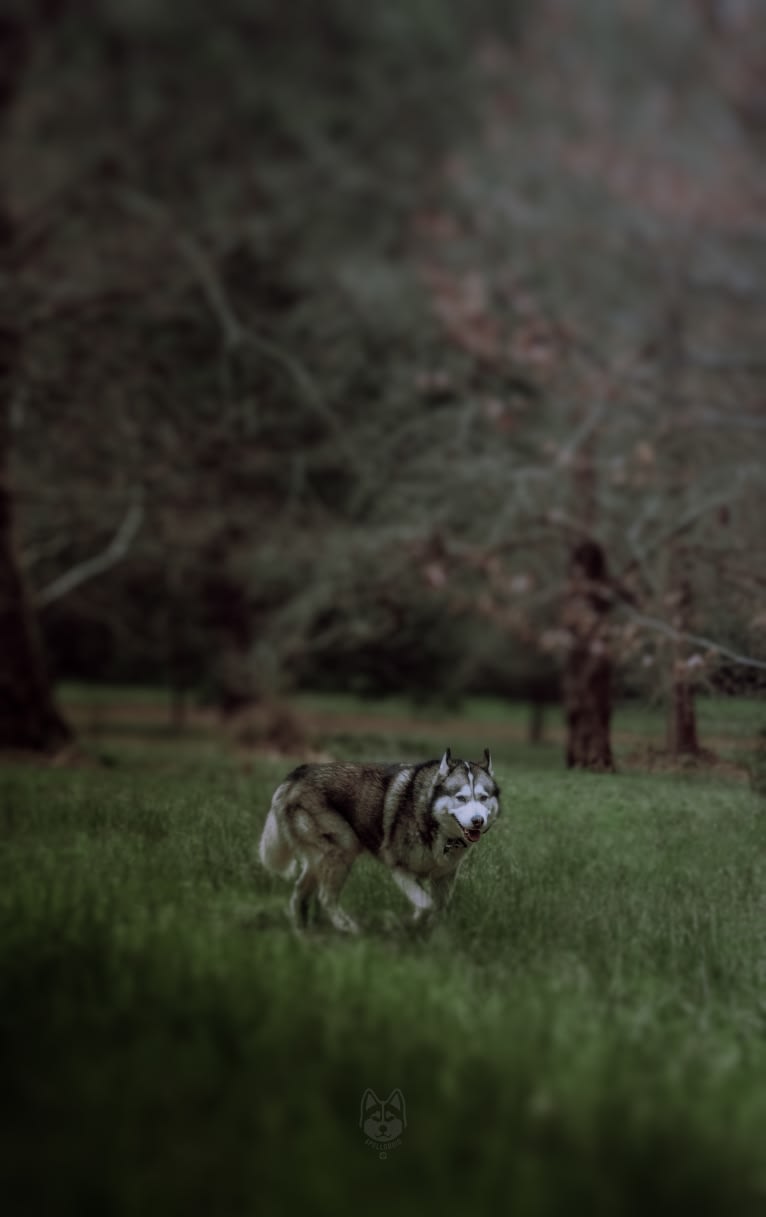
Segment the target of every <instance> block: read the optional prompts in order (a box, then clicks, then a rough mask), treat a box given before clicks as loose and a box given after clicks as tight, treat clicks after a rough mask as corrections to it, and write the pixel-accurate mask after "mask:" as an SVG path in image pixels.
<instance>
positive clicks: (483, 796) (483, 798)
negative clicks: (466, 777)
mask: <svg viewBox="0 0 766 1217" xmlns="http://www.w3.org/2000/svg"><path fill="white" fill-rule="evenodd" d="M476 798H477V799H478V800H479V802H480V803H486V801H487V799H488V798H489V795H488V794H485V792H484V791H483V790H480V791H479V793H478V794H477V796H476Z"/></svg>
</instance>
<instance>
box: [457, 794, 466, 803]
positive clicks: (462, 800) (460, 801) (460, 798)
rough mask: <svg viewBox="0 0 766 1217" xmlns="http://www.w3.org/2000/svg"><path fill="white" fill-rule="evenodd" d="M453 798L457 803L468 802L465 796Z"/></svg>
mask: <svg viewBox="0 0 766 1217" xmlns="http://www.w3.org/2000/svg"><path fill="white" fill-rule="evenodd" d="M455 798H456V799H457V801H458V803H467V802H468V795H467V794H456V795H455Z"/></svg>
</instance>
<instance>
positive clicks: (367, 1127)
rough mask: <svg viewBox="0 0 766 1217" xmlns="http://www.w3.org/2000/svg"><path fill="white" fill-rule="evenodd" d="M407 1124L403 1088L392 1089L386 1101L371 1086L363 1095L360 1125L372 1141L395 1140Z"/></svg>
mask: <svg viewBox="0 0 766 1217" xmlns="http://www.w3.org/2000/svg"><path fill="white" fill-rule="evenodd" d="M406 1126H407V1118H406V1115H405V1108H404V1095H403V1094H402V1092H401V1090H392V1091H391V1093H390V1095H389V1096H388V1098H387V1099H386V1100H385V1102H384V1101H383V1100H381V1099H379V1098H378V1096H377V1095H376V1094H375V1091H374V1090H370V1089H369V1087H368V1088H367V1090H365V1092H364V1094H363V1095H362V1111H361V1114H360V1116H359V1127H360V1128H363V1129H364V1131H365V1133H366V1134H367V1136H368V1137H369V1138H370V1140H371V1141H381V1142H382V1141H394V1140H395V1139H396V1138H397V1137H399V1136H401V1132H402V1129H403V1128H405V1127H406Z"/></svg>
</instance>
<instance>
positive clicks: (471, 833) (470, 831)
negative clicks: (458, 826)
mask: <svg viewBox="0 0 766 1217" xmlns="http://www.w3.org/2000/svg"><path fill="white" fill-rule="evenodd" d="M463 836H464V837H465V839H466V841H470V842H471V844H472V845H475V843H476V842H477V841H478V839H479V837H480V836H481V829H480V828H464V829H463Z"/></svg>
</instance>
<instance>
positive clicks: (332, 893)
mask: <svg viewBox="0 0 766 1217" xmlns="http://www.w3.org/2000/svg"><path fill="white" fill-rule="evenodd" d="M355 857H356V855H355V854H352V855H351V856H350V857H349V855H348V854H347V853H345V852H343V853H341V852H340V851H338V852H335V851H333V852H332V853H327V854H325V856H324V857H323V859H322V862H321V865H320V867H319V875H320V878H319V903H320V904H321V906H322V908H323V909H324V911H325V912H326V913H327V916H328V917H329V918H330V921H331V923H332V924H333V925H334V927H335V929H336V930H341V931H342V932H343V933H345V934H358V933H359V926H358V925H357V924H356V922H355V921H354V919H353V917H349V915H348V913H347V912H345V911H344V910H343V909H342V908H341V907H340V905H339V904H338V898H339V896H340V893H341V888H342V887H343V884H344V883H345V882H346V877H347V876H348V872H349V871H350V870H351V867H352V865H353V862H354V858H355Z"/></svg>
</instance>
